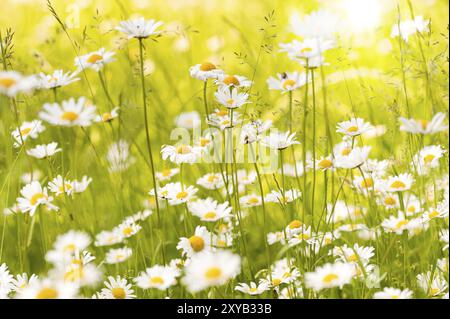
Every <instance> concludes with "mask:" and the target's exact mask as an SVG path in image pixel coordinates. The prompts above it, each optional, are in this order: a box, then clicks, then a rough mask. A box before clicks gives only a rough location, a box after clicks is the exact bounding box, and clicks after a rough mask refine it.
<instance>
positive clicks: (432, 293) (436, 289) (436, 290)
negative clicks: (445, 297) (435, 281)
mask: <svg viewBox="0 0 450 319" xmlns="http://www.w3.org/2000/svg"><path fill="white" fill-rule="evenodd" d="M429 293H430V295H432V296H433V295H436V294H437V293H439V289H438V288H430V291H429Z"/></svg>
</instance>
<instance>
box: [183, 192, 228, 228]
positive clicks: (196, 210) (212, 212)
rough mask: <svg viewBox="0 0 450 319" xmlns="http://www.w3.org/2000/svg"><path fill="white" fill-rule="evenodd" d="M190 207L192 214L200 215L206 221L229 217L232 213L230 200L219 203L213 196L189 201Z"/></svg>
mask: <svg viewBox="0 0 450 319" xmlns="http://www.w3.org/2000/svg"><path fill="white" fill-rule="evenodd" d="M188 209H189V211H190V212H191V213H192V215H194V216H197V217H199V218H200V220H201V221H204V222H215V221H217V220H219V219H222V218H228V217H230V213H231V207H229V206H228V202H224V203H222V204H218V203H217V201H215V200H213V199H212V198H207V199H199V200H197V201H195V202H189V203H188Z"/></svg>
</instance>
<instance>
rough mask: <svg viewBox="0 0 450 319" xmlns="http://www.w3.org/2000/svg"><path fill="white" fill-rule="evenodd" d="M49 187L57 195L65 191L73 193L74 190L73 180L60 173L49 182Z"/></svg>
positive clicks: (69, 193)
mask: <svg viewBox="0 0 450 319" xmlns="http://www.w3.org/2000/svg"><path fill="white" fill-rule="evenodd" d="M48 188H49V190H50V191H51V192H52V193H55V195H56V196H58V195H61V194H64V193H66V194H67V195H71V194H72V192H73V182H72V181H70V180H68V179H65V178H64V177H62V176H61V175H58V176H56V177H55V178H54V179H53V180H51V181H50V182H49V183H48Z"/></svg>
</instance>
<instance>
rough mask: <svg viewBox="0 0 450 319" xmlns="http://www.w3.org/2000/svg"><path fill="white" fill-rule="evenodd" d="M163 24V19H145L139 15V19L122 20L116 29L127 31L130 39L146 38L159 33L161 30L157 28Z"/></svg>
mask: <svg viewBox="0 0 450 319" xmlns="http://www.w3.org/2000/svg"><path fill="white" fill-rule="evenodd" d="M162 24H163V23H162V22H161V21H156V20H154V19H151V20H145V19H144V18H143V17H139V18H137V19H130V20H127V21H121V22H120V23H119V26H118V27H116V30H118V31H120V32H123V33H125V34H126V35H127V37H128V39H132V38H137V39H145V38H148V37H151V36H156V35H159V34H160V33H161V31H157V29H158V28H159V27H160V26H161V25H162Z"/></svg>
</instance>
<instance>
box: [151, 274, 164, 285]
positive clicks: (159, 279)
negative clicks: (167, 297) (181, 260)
mask: <svg viewBox="0 0 450 319" xmlns="http://www.w3.org/2000/svg"><path fill="white" fill-rule="evenodd" d="M150 283H152V284H155V285H162V284H164V279H163V278H162V277H160V276H155V277H152V278H150Z"/></svg>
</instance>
